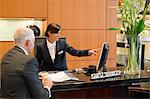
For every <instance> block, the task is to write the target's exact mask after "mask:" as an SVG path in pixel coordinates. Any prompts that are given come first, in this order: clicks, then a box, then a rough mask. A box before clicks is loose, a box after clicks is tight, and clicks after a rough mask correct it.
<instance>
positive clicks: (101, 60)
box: [96, 42, 109, 70]
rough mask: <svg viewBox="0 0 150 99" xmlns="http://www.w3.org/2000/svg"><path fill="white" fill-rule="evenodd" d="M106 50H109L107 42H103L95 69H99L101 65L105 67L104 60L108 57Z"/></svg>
mask: <svg viewBox="0 0 150 99" xmlns="http://www.w3.org/2000/svg"><path fill="white" fill-rule="evenodd" d="M108 52H109V45H108V43H107V42H104V43H103V46H102V50H101V53H100V55H99V60H98V63H97V66H96V67H97V70H100V69H101V67H104V68H105V63H106V60H107V57H108Z"/></svg>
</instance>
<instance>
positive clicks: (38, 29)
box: [27, 25, 40, 36]
mask: <svg viewBox="0 0 150 99" xmlns="http://www.w3.org/2000/svg"><path fill="white" fill-rule="evenodd" d="M27 27H28V28H30V29H32V30H33V32H34V35H35V36H40V28H39V27H38V26H36V25H29V26H27Z"/></svg>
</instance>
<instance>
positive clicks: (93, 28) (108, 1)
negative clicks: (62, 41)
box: [0, 0, 117, 69]
mask: <svg viewBox="0 0 150 99" xmlns="http://www.w3.org/2000/svg"><path fill="white" fill-rule="evenodd" d="M2 1H3V2H4V1H5V2H6V1H8V0H2ZM27 1H28V0H27ZM27 1H26V2H27ZM40 1H41V2H44V3H41V5H42V4H44V5H46V6H41V5H40V3H38V6H40V7H41V8H38V9H46V10H39V11H40V12H41V14H39V15H38V16H37V17H41V16H43V18H44V17H46V19H47V23H48V24H49V23H58V24H60V25H61V26H62V32H61V35H62V36H65V37H66V38H67V42H68V43H69V44H70V45H72V46H73V47H74V48H76V49H92V48H100V47H101V46H102V43H103V42H105V41H107V42H108V43H109V45H110V53H109V57H108V61H107V66H109V67H115V66H116V32H112V31H107V28H109V27H115V26H116V24H117V18H116V17H117V16H116V15H117V14H116V9H115V6H116V5H117V0H38V2H40ZM14 2H15V1H14ZM16 2H18V0H16ZM24 2H25V1H24ZM28 2H30V1H28ZM31 2H34V0H33V1H32V0H31ZM45 2H47V4H45ZM34 3H35V2H34ZM2 4H3V5H2V6H3V7H4V6H6V5H4V3H2ZM33 5H34V4H33ZM33 7H35V5H34V6H33ZM21 9H22V8H21ZM3 10H4V9H3ZM5 10H6V9H5ZM35 11H36V10H35ZM43 11H44V12H43ZM43 13H44V14H43ZM45 13H46V14H45ZM0 16H6V17H7V16H8V17H15V15H9V14H8V13H7V12H5V13H4V11H3V13H0ZM18 16H19V17H23V16H24V17H32V16H33V17H35V18H36V14H33V15H32V14H31V13H30V12H29V15H28V13H26V15H23V16H20V15H18V14H16V17H18ZM5 43H10V42H5ZM0 44H4V42H0ZM9 48H11V46H10V47H7V48H6V49H5V51H3V52H6V50H8V49H9ZM2 54H3V53H1V54H0V55H2ZM67 59H68V61H67V62H68V67H69V69H74V68H81V67H87V66H88V65H90V64H97V60H98V55H97V56H90V57H80V58H78V57H73V56H70V55H68V54H67Z"/></svg>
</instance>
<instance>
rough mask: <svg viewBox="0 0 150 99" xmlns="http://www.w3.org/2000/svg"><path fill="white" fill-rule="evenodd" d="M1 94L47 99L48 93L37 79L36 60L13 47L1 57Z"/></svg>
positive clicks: (17, 97) (14, 97) (20, 97)
mask: <svg viewBox="0 0 150 99" xmlns="http://www.w3.org/2000/svg"><path fill="white" fill-rule="evenodd" d="M1 66H2V96H3V97H4V98H6V97H7V98H9V99H27V98H37V99H48V97H49V93H48V90H47V89H44V88H43V86H42V83H41V81H40V80H39V79H38V62H37V60H35V59H34V58H32V57H31V56H30V55H25V53H24V52H23V50H22V49H20V48H19V47H14V48H12V49H11V50H9V51H8V52H7V53H6V54H5V56H4V57H3V59H2V63H1Z"/></svg>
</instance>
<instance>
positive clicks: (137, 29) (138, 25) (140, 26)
mask: <svg viewBox="0 0 150 99" xmlns="http://www.w3.org/2000/svg"><path fill="white" fill-rule="evenodd" d="M144 27H145V24H144V19H141V20H140V21H139V22H137V23H136V25H135V34H137V35H138V34H139V33H141V32H142V31H143V30H144Z"/></svg>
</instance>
